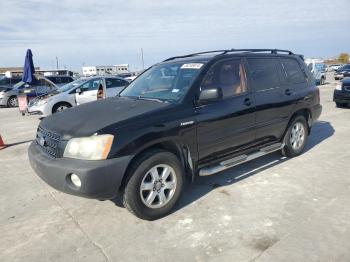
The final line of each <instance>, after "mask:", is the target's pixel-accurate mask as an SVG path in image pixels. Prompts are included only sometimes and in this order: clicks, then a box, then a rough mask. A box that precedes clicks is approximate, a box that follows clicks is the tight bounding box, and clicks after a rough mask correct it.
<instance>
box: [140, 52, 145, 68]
mask: <svg viewBox="0 0 350 262" xmlns="http://www.w3.org/2000/svg"><path fill="white" fill-rule="evenodd" d="M141 59H142V70H145V61H144V60H143V48H141Z"/></svg>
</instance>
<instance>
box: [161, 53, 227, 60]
mask: <svg viewBox="0 0 350 262" xmlns="http://www.w3.org/2000/svg"><path fill="white" fill-rule="evenodd" d="M226 51H228V50H214V51H206V52H199V53H193V54H188V55H182V56H174V57H170V58H168V59H165V60H164V61H163V62H166V61H170V60H174V59H177V58H186V57H191V56H196V55H204V54H211V53H222V54H223V53H225V52H226Z"/></svg>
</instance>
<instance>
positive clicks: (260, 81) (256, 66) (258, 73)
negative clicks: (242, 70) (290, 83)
mask: <svg viewBox="0 0 350 262" xmlns="http://www.w3.org/2000/svg"><path fill="white" fill-rule="evenodd" d="M247 60H248V64H249V70H250V75H251V78H252V80H253V85H254V89H255V91H261V90H267V89H271V88H276V87H279V85H280V80H279V77H278V67H277V65H278V60H277V59H273V58H248V59H247Z"/></svg>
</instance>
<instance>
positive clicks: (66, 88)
mask: <svg viewBox="0 0 350 262" xmlns="http://www.w3.org/2000/svg"><path fill="white" fill-rule="evenodd" d="M87 80H88V79H78V80H75V81H73V82H70V83H68V84H66V85H64V86H61V87H59V88H58V89H57V90H56V91H57V92H59V93H63V92H66V91H69V90H71V89H72V88H74V87H77V86H79V85H81V84H82V83H84V82H86V81H87Z"/></svg>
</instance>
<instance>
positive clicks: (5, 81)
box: [0, 78, 10, 85]
mask: <svg viewBox="0 0 350 262" xmlns="http://www.w3.org/2000/svg"><path fill="white" fill-rule="evenodd" d="M8 84H10V79H9V78H3V79H0V85H8Z"/></svg>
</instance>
